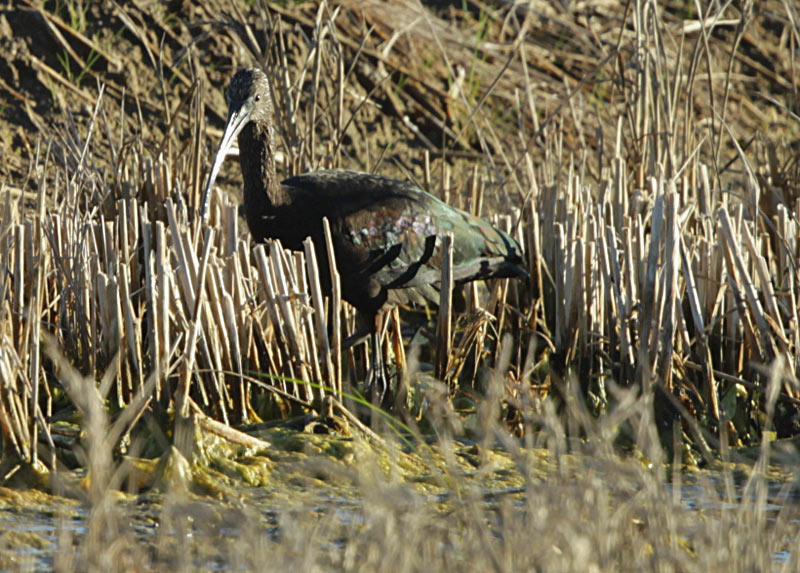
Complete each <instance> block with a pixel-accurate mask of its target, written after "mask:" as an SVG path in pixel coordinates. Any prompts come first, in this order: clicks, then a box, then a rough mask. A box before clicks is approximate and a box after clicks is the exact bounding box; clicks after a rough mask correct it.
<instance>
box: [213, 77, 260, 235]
mask: <svg viewBox="0 0 800 573" xmlns="http://www.w3.org/2000/svg"><path fill="white" fill-rule="evenodd" d="M225 96H226V98H227V100H228V121H227V122H226V123H225V131H224V133H223V134H222V140H221V141H220V144H219V149H217V153H216V154H215V155H214V161H213V163H212V167H211V174H210V175H209V177H208V183H206V187H205V190H204V191H203V200H202V202H201V204H200V216H201V218H203V219H205V218H206V217H207V216H208V213H207V211H208V200H209V197H210V191H211V186H212V185H213V184H214V180H215V179H216V178H217V175H218V174H219V169H220V167H221V166H222V162H223V161H225V156H226V155H227V154H228V151H230V149H231V147H233V142H234V141H235V140H236V138H237V137H238V136H239V133H241V131H242V129H244V126H245V125H247V124H248V123H250V122H251V121H252V122H256V123H265V124H270V123H271V121H272V96H271V94H270V89H269V80H268V79H267V75H266V74H265V73H264V72H263V71H261V70H259V69H256V68H242V69H240V70H239V71H238V72H236V75H235V76H233V79H232V80H231V83H230V84H228V89H227V90H226V92H225Z"/></svg>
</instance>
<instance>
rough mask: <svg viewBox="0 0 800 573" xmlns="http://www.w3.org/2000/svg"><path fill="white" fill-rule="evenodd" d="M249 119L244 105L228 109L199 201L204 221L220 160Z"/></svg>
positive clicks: (206, 216)
mask: <svg viewBox="0 0 800 573" xmlns="http://www.w3.org/2000/svg"><path fill="white" fill-rule="evenodd" d="M249 119H250V112H249V110H248V109H246V106H242V107H239V108H231V109H229V110H228V121H227V122H226V123H225V131H224V133H223V134H222V141H220V143H219V148H218V149H217V153H216V154H215V155H214V163H213V164H212V166H211V174H210V175H209V176H208V182H207V183H206V187H205V189H204V190H203V200H202V201H201V202H200V219H201V220H202V221H205V220H206V219H208V202H209V200H210V199H211V187H212V186H213V185H214V181H215V180H216V179H217V175H219V169H220V167H222V162H223V161H225V156H227V155H228V152H229V151H230V150H231V147H233V142H234V141H236V138H237V137H238V136H239V132H240V131H242V128H243V127H244V126H245V124H247V121H248V120H249Z"/></svg>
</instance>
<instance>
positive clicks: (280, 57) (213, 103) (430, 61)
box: [0, 0, 800, 569]
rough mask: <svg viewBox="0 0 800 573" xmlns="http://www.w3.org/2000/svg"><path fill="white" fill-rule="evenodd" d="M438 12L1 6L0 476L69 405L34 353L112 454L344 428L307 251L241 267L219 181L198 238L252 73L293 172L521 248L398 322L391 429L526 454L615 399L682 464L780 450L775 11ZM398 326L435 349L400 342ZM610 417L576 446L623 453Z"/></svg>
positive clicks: (786, 363)
mask: <svg viewBox="0 0 800 573" xmlns="http://www.w3.org/2000/svg"><path fill="white" fill-rule="evenodd" d="M438 4H439V5H438V7H436V9H435V10H434V9H431V8H428V7H424V6H422V5H420V4H418V3H416V2H412V1H407V2H391V3H388V2H378V1H369V2H348V1H342V2H330V3H327V2H323V3H311V2H308V3H298V4H293V3H292V4H288V5H284V4H283V3H275V4H268V3H265V2H255V3H247V5H245V4H244V3H231V4H229V3H227V2H225V3H220V2H205V3H201V2H196V3H195V2H173V3H150V4H147V5H145V3H142V2H131V3H127V4H125V5H123V4H121V3H120V4H116V3H110V2H97V3H91V2H79V1H76V2H46V3H40V2H35V1H33V0H23V1H21V2H15V3H13V4H11V5H10V6H13V7H10V8H7V9H6V10H5V11H4V12H3V13H2V15H0V28H2V29H3V30H4V31H7V32H8V33H3V34H1V35H0V44H2V45H0V47H2V49H4V50H5V51H6V53H7V54H8V57H7V59H6V61H5V62H4V63H3V64H2V65H0V91H2V92H3V97H4V101H5V102H7V103H6V104H5V106H4V107H3V108H2V110H0V111H1V112H2V117H3V119H4V125H3V128H2V134H0V140H2V148H3V151H4V154H3V157H4V162H3V165H2V166H0V174H2V177H3V179H2V185H3V187H2V191H0V206H1V208H2V213H0V257H2V259H0V273H2V274H1V275H0V340H2V342H0V423H1V424H2V429H3V435H4V443H3V459H4V460H6V464H7V465H8V464H11V465H13V464H17V463H19V462H20V461H22V462H25V463H32V464H33V465H34V467H39V468H42V469H43V470H45V471H47V470H52V469H53V468H55V467H57V466H58V464H59V463H61V461H60V456H62V453H61V452H62V450H61V449H60V448H61V443H62V440H61V439H60V438H59V437H58V436H57V435H54V431H53V422H54V420H55V419H57V418H58V417H59V416H63V415H64V413H65V412H68V411H73V410H74V409H75V408H78V409H81V408H82V406H81V404H80V400H77V399H76V398H75V395H74V394H73V392H72V391H70V387H69V384H70V383H69V381H68V380H67V379H66V375H65V374H64V372H65V370H64V368H59V367H57V363H58V361H56V362H54V361H53V360H52V358H53V356H55V355H54V354H49V355H48V354H46V353H44V351H43V348H42V345H43V341H44V340H46V337H47V336H48V335H52V337H53V338H52V340H53V346H54V347H59V348H61V349H62V351H63V353H64V355H65V356H66V358H67V360H68V361H69V362H70V363H71V364H72V365H74V366H75V367H76V368H77V369H78V370H79V372H80V373H81V374H82V375H83V376H87V377H88V378H89V379H94V380H96V381H97V386H98V390H99V395H100V396H101V397H102V398H104V399H105V405H106V407H107V408H108V410H109V413H110V414H113V415H114V416H115V420H119V419H122V420H123V421H124V424H122V425H119V426H116V431H117V433H118V438H119V441H120V443H121V444H125V443H128V442H126V436H127V437H129V433H130V432H133V434H134V435H135V434H136V432H137V431H143V430H142V428H141V426H142V424H138V422H140V421H141V420H142V419H145V418H147V417H148V416H154V417H156V418H158V419H159V420H161V421H162V422H163V421H165V420H170V421H172V420H173V418H172V417H171V416H172V413H173V412H177V413H178V414H186V415H188V414H189V413H191V412H196V413H198V415H199V414H201V413H202V415H203V416H205V417H204V418H203V419H204V420H209V424H211V423H212V422H214V421H216V422H222V423H223V424H225V425H236V424H241V423H244V422H255V421H259V420H262V419H273V418H282V417H287V416H289V415H292V414H297V413H298V412H301V411H305V412H308V411H311V410H314V411H315V412H317V413H319V414H322V415H323V416H325V415H326V413H330V412H333V411H334V410H335V412H336V415H337V416H339V415H342V416H348V415H349V410H350V409H352V408H353V406H354V403H353V402H352V401H348V396H349V395H351V394H352V393H353V392H354V391H355V390H356V389H357V388H358V384H359V383H360V381H361V380H362V379H363V374H364V371H365V368H366V366H367V365H366V363H365V362H366V360H367V355H368V354H367V353H366V352H364V349H363V346H358V345H356V346H348V344H345V342H346V339H347V337H348V336H349V335H351V334H353V333H354V332H356V330H357V325H356V324H355V318H354V315H353V313H352V311H351V309H349V308H348V307H347V305H345V304H342V303H341V301H339V300H337V299H336V296H333V297H331V298H327V297H324V296H323V293H321V292H320V291H319V286H318V285H319V280H318V276H317V275H318V271H317V269H316V266H315V258H314V254H313V248H312V247H311V245H310V244H309V246H308V248H307V249H306V251H305V252H304V253H293V252H290V251H285V250H283V249H281V248H280V246H279V245H274V244H272V245H258V246H256V245H252V244H251V242H250V238H249V235H248V234H247V230H246V228H244V225H243V224H242V222H241V220H240V219H239V217H238V210H237V206H236V203H237V201H236V199H235V197H236V193H237V192H238V191H237V189H238V188H239V172H238V167H237V166H236V165H235V162H234V161H229V162H228V164H227V167H225V168H224V169H223V172H224V174H225V173H227V177H222V178H221V181H223V182H227V184H228V185H227V186H228V187H230V189H231V194H230V199H229V200H224V199H223V200H220V201H218V202H215V203H214V204H213V205H212V216H211V223H210V225H208V226H206V227H203V226H201V225H200V224H199V223H198V220H197V213H196V210H197V207H198V204H199V200H200V191H201V189H202V184H203V180H204V177H205V176H206V175H207V170H208V165H207V162H208V159H209V153H210V151H211V150H212V149H213V147H214V145H215V143H216V141H217V139H216V138H218V137H219V135H220V131H219V128H220V127H221V126H222V124H223V122H224V116H225V102H224V97H223V94H222V91H221V89H220V88H221V87H222V86H223V85H224V84H225V82H226V81H227V79H228V78H229V77H230V76H231V75H232V73H233V70H234V69H235V68H236V67H237V66H243V65H256V64H260V65H264V66H266V68H267V69H268V70H269V72H270V74H271V77H272V81H273V85H274V87H275V89H274V93H275V94H276V96H277V98H278V102H277V103H278V105H277V109H278V111H279V115H278V118H277V119H278V120H279V124H280V128H281V133H280V136H281V139H282V143H283V146H282V147H283V153H284V156H283V173H284V174H285V175H287V176H288V175H291V174H293V173H297V172H303V171H308V170H312V169H316V168H320V167H327V166H334V167H347V168H356V169H360V170H367V171H379V172H381V173H385V174H390V175H395V176H400V177H408V178H411V179H414V180H416V181H418V182H419V184H420V185H421V186H423V187H424V188H426V189H428V190H430V191H431V192H432V193H434V194H437V195H440V196H442V197H444V198H445V200H447V201H449V202H451V203H453V204H455V205H457V206H460V207H463V208H466V209H469V210H471V211H473V212H476V213H479V214H482V215H483V216H485V217H488V218H491V219H493V220H494V221H495V222H496V223H497V224H498V225H501V226H503V227H504V228H506V229H508V230H509V231H510V232H512V233H513V234H514V235H515V236H516V237H517V238H518V239H519V240H520V243H521V244H522V245H523V246H524V248H525V251H526V252H527V253H528V255H529V258H528V264H529V271H530V275H531V279H532V280H531V283H530V284H529V285H524V284H523V283H521V282H497V283H495V284H491V285H488V288H484V287H477V286H475V287H470V288H469V289H467V292H466V293H465V310H464V312H463V313H461V314H459V315H458V316H455V317H450V316H449V315H447V314H446V313H445V314H444V317H443V322H440V325H439V326H438V327H435V328H434V326H433V324H432V323H430V324H429V321H427V319H420V318H419V314H420V313H418V312H416V311H414V310H413V309H402V312H396V313H394V315H393V320H392V321H391V323H390V326H389V328H388V329H387V332H386V335H385V337H384V341H385V347H384V352H385V354H386V358H387V359H389V361H390V362H392V363H394V364H395V365H396V372H397V378H398V381H399V382H398V384H399V386H401V387H405V388H406V389H407V391H408V395H406V394H405V393H403V392H400V393H399V395H400V396H401V397H402V398H403V400H401V402H402V403H401V404H398V409H397V411H398V412H405V413H410V414H412V415H411V416H410V417H409V418H407V420H422V422H423V424H424V423H425V422H426V418H427V417H434V418H437V419H438V418H439V417H440V416H445V417H447V416H448V415H449V414H446V413H445V414H442V412H448V411H450V410H451V409H452V408H453V407H455V408H457V409H458V411H459V412H460V414H462V416H463V419H464V420H465V421H466V424H467V425H468V426H469V425H470V424H471V420H472V419H473V418H475V417H480V416H483V415H485V413H486V412H491V413H493V415H494V419H495V421H497V420H502V424H503V427H504V431H510V432H511V433H515V434H517V435H519V436H527V437H528V439H530V437H531V436H532V435H539V434H538V433H537V432H539V431H543V432H545V434H547V432H551V431H553V428H556V427H558V428H560V429H561V431H562V432H563V431H567V432H568V433H569V435H570V436H572V437H575V436H580V435H586V434H592V432H593V431H594V430H592V431H590V429H589V428H591V427H592V424H593V423H594V422H592V421H591V420H593V416H599V418H600V419H605V420H616V418H615V416H617V415H619V413H620V412H627V410H625V409H624V408H623V407H622V405H623V404H624V403H625V400H626V399H627V398H625V397H626V396H629V394H628V393H626V392H622V390H626V389H634V390H635V392H634V394H639V396H640V399H641V400H642V402H641V403H642V404H646V405H647V407H648V408H651V411H652V415H653V418H652V420H650V419H649V418H647V419H648V420H649V421H650V422H652V423H653V425H652V428H655V429H657V432H658V434H659V436H660V443H661V444H662V445H664V446H666V447H667V448H672V446H673V445H675V444H683V443H685V444H686V445H687V448H686V449H685V450H683V451H684V452H685V453H686V454H687V458H691V457H692V453H694V454H699V455H700V457H704V458H705V460H706V461H709V460H711V459H712V458H714V457H715V456H716V454H717V453H718V452H723V454H724V455H727V453H725V452H727V448H728V446H729V445H734V446H741V445H749V444H759V443H761V442H762V440H764V439H766V438H773V437H793V436H796V435H797V434H798V433H799V432H800V417H798V405H800V385H798V381H797V376H798V374H799V373H800V324H798V307H800V303H799V302H798V298H799V297H800V286H799V284H800V272H799V271H798V256H799V255H800V244H799V242H800V228H799V225H800V223H798V216H800V167H798V165H799V162H798V157H799V156H800V151H799V149H800V148H799V147H798V134H800V121H798V118H797V116H796V115H794V114H796V113H797V112H798V101H800V99H798V83H799V82H800V75H798V70H799V69H800V68H799V67H798V54H800V47H798V46H800V25H798V22H800V20H798V12H797V9H796V7H795V6H794V5H793V4H792V3H791V2H788V1H786V0H771V1H765V2H759V3H754V2H744V3H741V5H736V6H731V5H725V6H724V7H723V8H720V7H719V6H718V5H717V4H715V3H709V4H708V6H700V5H697V6H695V5H691V6H690V5H686V4H680V5H679V4H677V3H669V2H663V3H660V4H652V3H651V4H646V5H645V4H640V3H629V4H624V3H623V4H615V3H589V4H586V5H584V4H580V3H576V4H573V5H572V6H571V8H570V9H569V10H562V9H561V8H560V7H557V5H556V4H554V3H553V4H549V3H548V4H545V3H542V2H529V3H513V4H511V3H505V2H480V1H467V2H464V3H449V2H440V3H438ZM700 9H702V13H699V12H698V10H700ZM440 319H441V317H440ZM451 320H452V325H451V324H450V322H451ZM409 325H413V326H414V328H415V329H418V328H421V331H420V332H421V334H422V335H423V336H424V337H429V338H430V340H431V342H430V344H424V345H419V344H418V343H416V341H414V343H413V344H412V345H411V346H410V347H408V348H406V345H408V344H409V341H410V338H411V336H410V330H411V329H409ZM418 335H419V333H418ZM434 349H435V350H434ZM406 351H408V352H409V355H408V357H406ZM429 371H433V372H434V373H435V375H436V378H438V379H439V380H440V381H442V382H444V383H445V385H444V386H442V385H436V384H433V383H431V380H430V378H431V377H430V375H429V374H428V372H429ZM487 380H488V381H494V382H487ZM65 391H66V392H65ZM437 393H438V394H437ZM438 395H444V396H446V397H447V400H445V401H444V402H442V401H440V400H438V399H435V398H431V396H434V397H436V396H438ZM573 400H577V404H578V405H575V403H573ZM345 406H347V407H345ZM436 408H439V410H436ZM553 408H555V409H553ZM549 409H551V410H549ZM556 410H559V411H561V412H562V416H563V417H562V422H564V423H565V426H564V427H561V426H558V425H557V424H556V425H554V424H555V423H554V422H553V420H554V419H555V418H554V417H553V416H551V415H550V414H552V413H553V412H555V411H556ZM637 412H638V413H637V415H639V414H641V412H639V411H638V410H637ZM546 414H547V415H546ZM626 415H627V414H626ZM178 418H180V416H175V419H178ZM645 418H646V416H645ZM350 422H351V424H352V425H354V426H357V424H358V420H357V419H355V418H353V417H352V416H351V419H350ZM618 422H619V424H618V425H615V424H616V422H608V425H607V426H603V428H604V430H603V432H606V431H607V432H610V434H609V435H606V433H603V432H599V431H597V435H600V434H602V436H603V439H606V440H615V439H616V440H620V439H622V440H623V441H630V442H635V443H637V445H639V446H640V447H641V446H642V445H643V444H641V443H639V442H640V440H642V439H643V438H642V434H641V433H639V434H637V432H636V431H634V430H632V429H631V424H630V423H625V422H626V418H625V416H622V417H621V418H620V419H619V420H618ZM604 423H605V422H604ZM137 424H138V425H137ZM634 426H635V424H634ZM645 426H647V424H645ZM150 427H151V428H152V425H151V426H150ZM170 427H171V424H170ZM647 427H648V428H649V427H650V426H647ZM611 428H616V429H615V430H613V431H612V430H611ZM217 429H218V430H219V431H222V429H221V426H220V427H218V428H217ZM62 431H63V430H59V432H62ZM147 431H152V430H147ZM356 431H359V430H356ZM360 431H362V432H369V430H368V429H366V428H364V429H362V430H360ZM493 432H494V431H492V432H488V431H487V432H486V434H485V435H490V436H495V434H494V433H493ZM176 433H177V432H176ZM479 434H480V432H479ZM547 435H550V434H547ZM72 437H73V438H74V437H76V436H72ZM229 437H230V439H232V440H234V441H235V440H237V439H242V440H244V439H246V438H243V437H238V438H237V437H236V436H229ZM374 439H377V440H380V439H381V438H378V437H374ZM487 439H488V438H487ZM547 439H548V440H550V439H553V440H556V442H558V439H557V438H553V437H549V438H547ZM175 440H176V441H177V438H175ZM548 443H549V442H548ZM559 443H560V442H559ZM648 444H649V445H648V446H647V447H648V448H654V447H655V446H653V444H652V443H648ZM115 447H116V445H115ZM123 447H124V445H123ZM681 451H682V450H681V448H676V449H675V452H677V453H680V452H681ZM678 457H680V456H678ZM670 461H671V460H670ZM678 461H679V460H678ZM8 467H11V466H10V465H8ZM532 507H533V506H531V511H533V509H532ZM465 511H466V510H465ZM637 519H638V518H637ZM663 519H664V520H665V521H668V520H669V518H668V517H663ZM626 523H627V522H626ZM729 525H730V524H729ZM626 527H627V526H626ZM674 533H675V534H676V535H683V534H684V533H677V532H674ZM649 542H652V539H649V538H648V543H649ZM640 549H641V550H642V551H645V550H644V549H642V548H641V547H640ZM364 551H367V549H364ZM720 559H721V558H720ZM711 561H713V560H711ZM501 562H502V561H496V562H495V564H498V563H501ZM716 562H717V563H718V562H720V561H716ZM554 563H555V561H554ZM560 563H561V564H564V563H565V562H560ZM570 563H573V562H571V561H570ZM609 563H610V562H606V565H608V564H609ZM676 568H677V569H680V568H681V566H679V565H677V566H676Z"/></svg>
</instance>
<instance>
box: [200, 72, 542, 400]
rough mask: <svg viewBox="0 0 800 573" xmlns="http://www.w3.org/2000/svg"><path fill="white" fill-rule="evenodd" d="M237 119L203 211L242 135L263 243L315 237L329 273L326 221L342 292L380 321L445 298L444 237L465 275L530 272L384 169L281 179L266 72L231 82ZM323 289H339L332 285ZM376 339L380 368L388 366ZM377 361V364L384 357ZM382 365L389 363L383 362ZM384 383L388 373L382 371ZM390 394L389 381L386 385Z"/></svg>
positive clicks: (291, 244)
mask: <svg viewBox="0 0 800 573" xmlns="http://www.w3.org/2000/svg"><path fill="white" fill-rule="evenodd" d="M227 99H228V121H227V124H226V126H225V132H224V134H223V137H222V141H221V143H220V146H219V149H218V151H217V154H216V156H215V158H214V163H213V166H212V170H211V175H210V176H209V180H208V183H207V185H206V188H205V192H204V194H203V201H202V206H201V211H202V213H203V214H204V215H205V213H206V211H207V203H208V198H209V191H210V189H211V187H212V185H213V183H214V180H215V179H216V176H217V174H218V172H219V167H220V165H221V164H222V161H223V160H224V158H225V155H226V154H227V152H228V150H229V149H230V148H231V146H232V145H233V140H234V138H237V137H238V142H239V162H240V164H241V168H242V177H243V179H244V211H245V216H246V218H247V224H248V227H249V228H250V233H251V234H252V235H253V238H254V239H255V240H256V241H264V240H266V239H269V238H274V239H280V241H281V243H282V244H283V245H284V246H285V247H288V248H290V249H294V250H301V249H302V241H303V240H304V239H305V238H306V237H308V236H310V237H312V239H313V241H314V244H315V247H316V251H317V255H318V256H319V259H320V267H321V272H320V274H321V279H322V280H323V281H326V280H327V281H328V283H329V273H328V272H327V256H326V255H325V253H326V248H325V241H324V238H323V231H322V219H323V217H327V218H328V221H329V223H330V226H331V234H332V237H333V244H334V252H335V255H336V264H337V267H338V269H339V274H340V276H341V287H342V297H343V298H344V299H345V300H346V301H348V302H349V303H350V304H352V305H353V306H354V307H355V308H356V309H357V310H358V311H359V312H361V313H362V314H364V315H366V316H367V317H368V318H370V321H369V324H370V325H371V326H372V330H373V334H375V338H377V333H376V332H375V331H376V328H375V324H376V321H377V319H378V318H379V316H380V314H381V312H382V310H383V308H384V307H385V305H387V304H397V303H402V302H407V301H419V300H423V299H427V300H433V301H434V302H438V283H439V282H440V277H441V252H440V248H439V244H440V240H439V237H440V236H441V235H442V234H444V233H452V235H453V275H454V280H455V282H456V283H464V282H467V281H472V280H477V279H486V278H492V277H520V276H525V275H526V273H525V271H524V270H523V269H522V267H521V266H520V265H521V263H522V256H521V249H520V247H519V244H518V243H517V242H516V241H515V240H514V239H513V238H512V237H510V236H509V235H507V234H506V233H504V232H502V231H499V230H497V229H495V228H494V227H492V226H491V225H489V224H488V223H487V222H485V221H483V220H482V219H479V218H477V217H474V216H473V215H470V214H468V213H465V212H463V211H460V210H458V209H456V208H454V207H451V206H449V205H447V204H446V203H444V202H442V201H441V200H439V199H437V198H436V197H434V196H433V195H430V194H429V193H426V192H425V191H423V190H422V189H420V188H419V187H417V186H415V185H413V184H411V183H407V182H404V181H399V180H397V179H390V178H388V177H381V176H378V175H370V174H367V173H359V172H356V171H346V170H329V171H317V172H314V173H306V174H303V175H297V176H294V177H290V178H288V179H285V180H283V181H279V180H278V178H277V175H276V172H275V140H276V137H275V128H274V125H273V121H272V115H273V109H272V105H273V103H272V97H271V94H270V89H269V82H268V80H267V77H266V75H265V74H264V72H262V71H261V70H258V69H252V68H250V69H242V70H240V71H239V72H237V74H236V75H235V76H234V77H233V79H232V80H231V82H230V85H229V86H228V90H227ZM323 288H326V289H328V290H329V289H330V285H329V284H323ZM377 350H378V348H377V340H376V339H374V340H373V357H374V367H376V368H377V365H380V360H379V356H378V355H379V354H380V352H378V351H377ZM375 361H377V362H375ZM380 369H381V370H382V366H381V367H380ZM374 374H375V375H376V376H378V377H379V378H380V379H381V380H382V381H383V383H385V378H384V376H385V373H384V372H382V371H381V372H375V373H374ZM380 391H381V392H382V391H383V389H380Z"/></svg>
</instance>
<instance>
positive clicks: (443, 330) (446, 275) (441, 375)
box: [436, 233, 453, 380]
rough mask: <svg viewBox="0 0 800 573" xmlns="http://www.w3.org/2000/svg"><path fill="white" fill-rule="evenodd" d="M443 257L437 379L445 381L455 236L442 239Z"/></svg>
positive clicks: (450, 341) (447, 234)
mask: <svg viewBox="0 0 800 573" xmlns="http://www.w3.org/2000/svg"><path fill="white" fill-rule="evenodd" d="M440 239H441V246H440V247H439V248H440V249H441V255H442V282H441V285H440V291H439V292H440V295H439V315H438V318H437V324H436V339H437V345H436V378H438V379H439V380H445V379H446V378H447V371H448V369H449V361H450V356H451V353H450V350H451V347H452V336H453V333H452V327H453V322H452V320H453V319H452V316H451V313H452V310H451V307H452V303H453V235H452V234H450V233H446V234H444V235H442V236H441V237H440Z"/></svg>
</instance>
